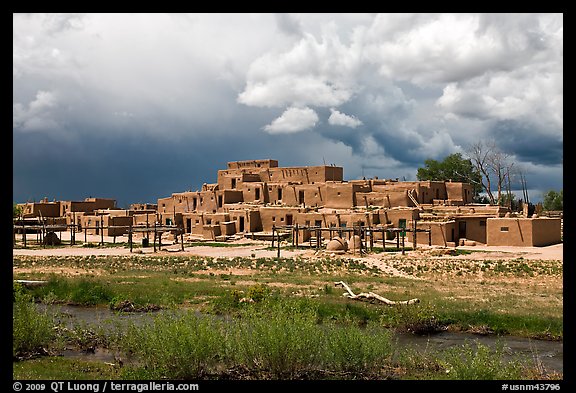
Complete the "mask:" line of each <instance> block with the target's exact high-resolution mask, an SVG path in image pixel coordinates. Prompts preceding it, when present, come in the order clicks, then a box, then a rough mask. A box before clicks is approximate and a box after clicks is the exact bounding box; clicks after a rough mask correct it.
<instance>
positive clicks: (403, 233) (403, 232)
mask: <svg viewBox="0 0 576 393" xmlns="http://www.w3.org/2000/svg"><path fill="white" fill-rule="evenodd" d="M405 234H406V232H405V231H402V255H405V253H406V252H405V251H404V236H405Z"/></svg>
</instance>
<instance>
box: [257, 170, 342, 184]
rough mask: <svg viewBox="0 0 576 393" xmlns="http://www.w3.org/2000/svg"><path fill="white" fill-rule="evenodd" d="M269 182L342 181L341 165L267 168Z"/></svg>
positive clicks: (307, 182)
mask: <svg viewBox="0 0 576 393" xmlns="http://www.w3.org/2000/svg"><path fill="white" fill-rule="evenodd" d="M267 172H268V173H269V175H270V177H269V179H267V181H271V182H277V183H278V182H300V183H302V184H312V183H314V184H315V183H323V182H326V181H342V180H343V175H344V171H343V168H342V167H331V166H307V167H281V168H271V169H268V170H267Z"/></svg>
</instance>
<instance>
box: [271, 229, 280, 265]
mask: <svg viewBox="0 0 576 393" xmlns="http://www.w3.org/2000/svg"><path fill="white" fill-rule="evenodd" d="M276 233H277V234H278V259H280V231H276ZM272 237H274V236H272Z"/></svg>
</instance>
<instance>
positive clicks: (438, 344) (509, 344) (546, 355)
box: [397, 332, 564, 373]
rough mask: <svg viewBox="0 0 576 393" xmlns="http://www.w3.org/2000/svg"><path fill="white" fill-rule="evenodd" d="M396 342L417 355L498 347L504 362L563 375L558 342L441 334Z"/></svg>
mask: <svg viewBox="0 0 576 393" xmlns="http://www.w3.org/2000/svg"><path fill="white" fill-rule="evenodd" d="M397 342H398V344H399V345H400V346H401V347H411V348H413V349H415V350H417V351H420V352H424V351H436V350H439V351H442V350H446V349H449V348H452V347H457V346H463V345H466V344H470V345H471V346H472V347H473V348H474V347H475V346H476V344H477V343H479V344H481V345H484V346H488V347H489V348H492V349H496V348H497V347H498V345H502V349H503V353H504V358H505V359H509V360H514V359H520V360H523V361H526V360H528V361H529V362H530V363H529V364H534V365H536V364H541V365H542V367H544V369H545V370H546V371H547V372H554V371H555V372H558V373H563V372H564V343H563V342H562V341H547V340H534V339H529V338H524V337H514V336H500V337H498V336H494V335H487V336H484V335H478V334H471V333H450V332H442V333H437V334H434V335H429V336H416V335H412V334H399V335H397ZM532 362H533V363H532Z"/></svg>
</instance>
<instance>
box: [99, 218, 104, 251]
mask: <svg viewBox="0 0 576 393" xmlns="http://www.w3.org/2000/svg"><path fill="white" fill-rule="evenodd" d="M100 245H102V246H103V245H104V216H100Z"/></svg>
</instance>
